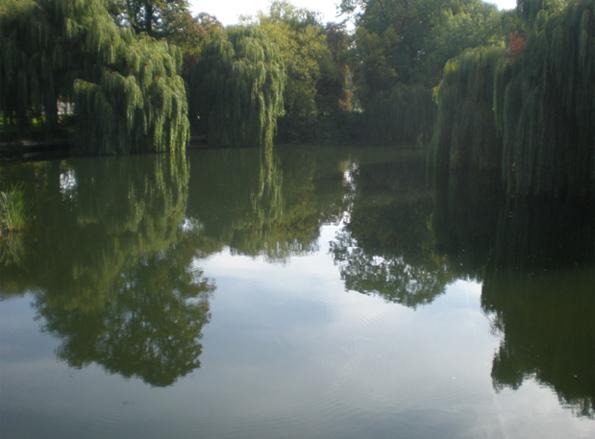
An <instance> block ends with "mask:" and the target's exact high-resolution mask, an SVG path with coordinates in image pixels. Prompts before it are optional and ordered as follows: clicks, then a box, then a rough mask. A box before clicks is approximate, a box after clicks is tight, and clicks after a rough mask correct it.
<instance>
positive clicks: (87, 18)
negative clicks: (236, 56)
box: [0, 0, 189, 154]
mask: <svg viewBox="0 0 595 439" xmlns="http://www.w3.org/2000/svg"><path fill="white" fill-rule="evenodd" d="M0 57H1V61H2V65H1V66H0V93H1V94H0V113H2V114H3V115H4V117H5V118H6V119H7V120H8V121H9V123H13V124H19V125H21V126H26V125H27V124H28V123H29V122H30V120H31V118H32V117H34V116H35V115H43V116H44V117H43V119H44V121H45V123H46V124H47V125H48V126H50V127H52V126H55V125H56V123H57V103H58V101H59V100H60V101H63V102H73V103H74V104H75V106H74V108H75V116H76V122H77V130H76V131H77V136H76V138H77V144H78V146H79V147H80V150H81V151H82V152H87V153H99V154H111V153H127V152H141V151H166V150H170V151H174V150H179V149H183V148H184V147H185V145H186V141H187V138H188V129H189V122H188V117H187V101H186V92H185V87H184V82H183V80H182V78H181V77H180V76H178V74H177V72H178V69H179V67H180V61H181V57H180V55H179V54H178V53H176V51H173V50H171V49H170V47H168V45H167V44H165V43H161V42H156V41H154V40H152V39H149V38H146V37H140V38H137V37H135V36H134V35H133V34H132V33H131V32H130V31H129V30H123V29H120V28H118V26H117V25H116V24H115V23H114V21H113V19H112V17H111V16H110V15H109V13H108V12H107V9H106V7H105V1H104V0H2V6H0Z"/></svg>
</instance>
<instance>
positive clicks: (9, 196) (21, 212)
mask: <svg viewBox="0 0 595 439" xmlns="http://www.w3.org/2000/svg"><path fill="white" fill-rule="evenodd" d="M26 223H27V211H26V208H25V192H24V190H23V187H22V186H21V185H16V186H14V187H12V188H10V189H8V190H6V191H0V235H1V234H2V230H6V231H9V232H18V231H21V230H23V229H24V228H25V225H26Z"/></svg>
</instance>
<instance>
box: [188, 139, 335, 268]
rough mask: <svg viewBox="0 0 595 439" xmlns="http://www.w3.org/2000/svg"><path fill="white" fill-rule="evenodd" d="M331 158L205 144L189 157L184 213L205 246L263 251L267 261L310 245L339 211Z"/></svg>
mask: <svg viewBox="0 0 595 439" xmlns="http://www.w3.org/2000/svg"><path fill="white" fill-rule="evenodd" d="M338 163H339V160H338V159H337V157H336V156H335V157H333V156H332V155H329V156H328V157H325V156H324V155H317V156H315V155H313V154H312V153H311V152H309V151H303V150H296V151H285V153H284V154H282V155H279V154H278V153H276V152H275V153H273V152H267V151H266V150H261V151H258V150H253V149H245V150H228V151H206V152H205V153H204V154H202V155H201V159H200V160H195V161H194V162H193V164H192V176H191V179H190V184H191V188H192V191H191V196H190V199H189V202H188V216H189V217H191V218H193V219H194V220H195V221H197V222H198V223H200V224H201V226H202V227H203V231H204V237H206V239H208V242H203V243H202V244H201V247H203V248H204V250H205V251H206V252H216V251H220V250H222V249H224V248H229V249H230V250H231V252H232V253H233V254H242V255H248V256H259V255H264V256H266V257H267V258H268V260H270V261H285V260H287V259H288V258H289V257H290V256H296V255H305V254H309V253H312V252H313V251H316V250H317V241H318V237H319V235H320V227H321V225H322V224H324V223H326V222H329V221H333V220H336V219H337V218H339V217H340V216H341V214H342V212H343V203H342V197H343V189H344V188H343V184H342V181H343V174H342V171H341V169H340V167H339V165H338Z"/></svg>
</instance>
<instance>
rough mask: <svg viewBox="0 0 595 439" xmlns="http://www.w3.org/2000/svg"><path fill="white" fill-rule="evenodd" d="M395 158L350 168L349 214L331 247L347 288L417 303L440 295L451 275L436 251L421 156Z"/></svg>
mask: <svg viewBox="0 0 595 439" xmlns="http://www.w3.org/2000/svg"><path fill="white" fill-rule="evenodd" d="M398 160H399V162H398V164H397V163H395V162H394V161H392V162H391V161H389V162H384V163H374V162H372V163H365V162H364V161H361V162H360V163H359V164H358V165H357V166H356V167H354V168H353V169H352V170H351V177H352V178H353V180H352V186H351V188H350V189H351V191H352V193H350V194H348V195H347V198H349V200H350V206H349V216H348V217H347V219H346V224H345V226H344V228H343V229H342V230H341V231H340V232H339V233H338V234H337V237H336V240H335V241H333V242H332V243H331V252H332V254H333V258H334V260H335V264H336V265H337V266H338V267H339V270H340V272H341V278H342V279H343V281H344V282H345V287H346V289H348V290H353V291H357V292H359V293H362V294H371V295H372V294H373V295H378V296H381V297H383V298H384V299H386V300H387V301H391V302H396V303H400V304H402V305H405V306H409V307H412V308H415V307H418V306H420V305H424V304H428V303H431V302H432V301H433V300H434V299H435V298H436V297H437V296H439V295H440V294H442V293H443V292H444V291H445V288H446V285H447V284H448V283H449V282H450V281H451V280H452V277H451V273H450V271H449V270H448V267H447V265H446V259H445V258H444V257H443V256H441V255H438V254H437V253H436V252H435V242H434V236H433V230H432V223H431V221H430V219H431V213H432V196H431V192H430V191H429V190H427V189H426V187H425V185H424V166H423V158H422V157H421V156H419V155H415V156H412V157H399V159H398Z"/></svg>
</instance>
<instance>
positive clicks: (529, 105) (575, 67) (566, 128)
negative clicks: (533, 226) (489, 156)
mask: <svg viewBox="0 0 595 439" xmlns="http://www.w3.org/2000/svg"><path fill="white" fill-rule="evenodd" d="M540 17H541V18H540V20H538V22H537V23H536V25H535V28H534V30H533V33H532V35H530V37H529V39H528V42H527V46H526V48H525V51H524V53H523V54H522V55H521V56H520V57H519V58H518V59H516V60H515V59H512V60H511V61H510V62H509V63H508V65H507V66H505V67H504V68H502V69H500V71H499V73H498V77H497V79H496V84H495V94H496V99H495V112H496V122H497V126H498V127H499V129H501V130H502V134H503V139H504V152H503V163H502V167H503V178H504V181H505V183H506V187H507V190H508V192H509V193H510V194H518V195H539V196H553V197H560V198H563V197H581V196H589V195H590V196H594V195H595V3H594V2H593V1H592V0H574V1H570V2H569V3H568V6H567V7H566V8H565V9H563V10H561V11H559V12H555V13H552V14H550V15H549V16H547V17H546V14H545V13H543V14H540Z"/></svg>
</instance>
